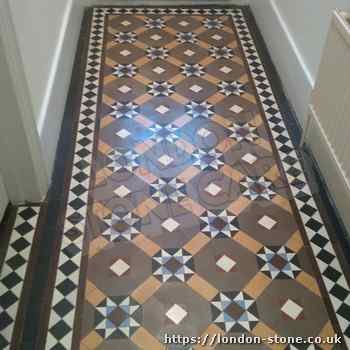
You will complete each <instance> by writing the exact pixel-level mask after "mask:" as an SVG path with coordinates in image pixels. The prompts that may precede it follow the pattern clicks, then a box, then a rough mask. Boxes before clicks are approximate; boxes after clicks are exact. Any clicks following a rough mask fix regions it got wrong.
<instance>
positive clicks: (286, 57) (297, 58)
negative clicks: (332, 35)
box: [250, 0, 350, 124]
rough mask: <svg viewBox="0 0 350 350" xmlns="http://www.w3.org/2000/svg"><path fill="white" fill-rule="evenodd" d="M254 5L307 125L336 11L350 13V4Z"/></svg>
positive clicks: (262, 1)
mask: <svg viewBox="0 0 350 350" xmlns="http://www.w3.org/2000/svg"><path fill="white" fill-rule="evenodd" d="M250 4H251V6H252V10H253V13H254V16H255V18H256V20H257V22H258V25H259V28H260V30H261V31H262V34H263V35H264V38H265V41H266V43H267V46H268V48H269V50H270V54H271V56H272V59H273V61H274V63H275V65H276V68H277V70H278V72H279V74H280V77H281V79H282V82H283V84H284V86H285V89H286V93H287V96H288V98H289V99H290V101H291V103H292V105H293V107H294V109H295V110H296V112H297V116H298V118H299V120H300V122H301V123H302V124H303V123H304V121H305V117H306V113H307V105H308V102H309V96H310V92H311V90H312V88H313V86H314V83H315V80H316V77H317V71H318V67H319V63H320V60H321V56H322V49H323V46H324V44H325V41H326V37H327V32H328V28H329V24H330V19H331V13H332V10H333V9H334V8H341V9H350V0H333V1H328V0H307V1H306V0H305V1H304V0H251V1H250Z"/></svg>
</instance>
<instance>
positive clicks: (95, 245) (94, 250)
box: [89, 236, 109, 258]
mask: <svg viewBox="0 0 350 350" xmlns="http://www.w3.org/2000/svg"><path fill="white" fill-rule="evenodd" d="M108 243H109V242H108V241H107V240H106V239H105V238H103V237H101V236H99V237H97V238H95V239H94V240H93V241H92V242H90V246H89V257H90V258H92V257H93V256H94V255H96V254H98V253H99V252H100V251H101V250H102V249H103V248H104V247H105V246H107V245H108Z"/></svg>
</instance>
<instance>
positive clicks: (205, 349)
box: [194, 324, 225, 350]
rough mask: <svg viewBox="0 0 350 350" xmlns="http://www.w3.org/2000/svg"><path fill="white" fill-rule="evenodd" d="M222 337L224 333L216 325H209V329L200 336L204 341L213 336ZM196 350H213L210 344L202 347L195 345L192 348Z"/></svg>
mask: <svg viewBox="0 0 350 350" xmlns="http://www.w3.org/2000/svg"><path fill="white" fill-rule="evenodd" d="M219 334H220V335H224V334H225V332H224V331H223V330H222V329H221V328H220V327H218V326H217V325H216V324H211V325H209V327H208V328H207V329H206V330H205V331H204V332H203V334H202V339H205V338H206V337H208V339H211V338H212V337H213V336H214V335H219ZM194 349H196V350H210V349H213V346H212V345H211V344H210V342H208V343H207V345H205V346H202V345H199V344H198V345H196V346H195V347H194Z"/></svg>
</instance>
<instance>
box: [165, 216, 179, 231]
mask: <svg viewBox="0 0 350 350" xmlns="http://www.w3.org/2000/svg"><path fill="white" fill-rule="evenodd" d="M162 226H163V227H164V228H165V229H166V230H168V231H169V232H173V231H175V230H176V229H177V228H178V227H179V226H180V224H179V223H178V222H177V221H175V220H174V219H172V218H169V219H167V220H165V221H164V222H163V223H162Z"/></svg>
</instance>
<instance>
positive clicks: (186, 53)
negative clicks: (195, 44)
mask: <svg viewBox="0 0 350 350" xmlns="http://www.w3.org/2000/svg"><path fill="white" fill-rule="evenodd" d="M184 54H185V55H186V56H188V57H191V56H193V55H194V54H195V52H194V51H192V50H190V49H187V50H186V51H185V52H184Z"/></svg>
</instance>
